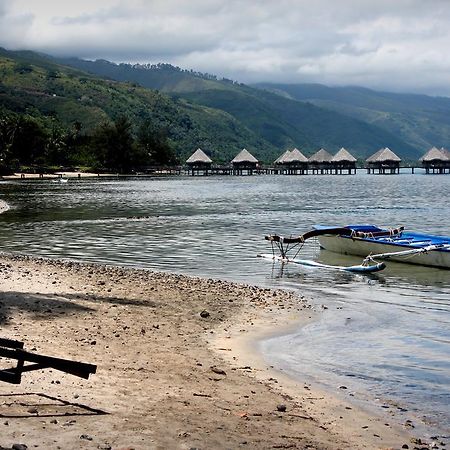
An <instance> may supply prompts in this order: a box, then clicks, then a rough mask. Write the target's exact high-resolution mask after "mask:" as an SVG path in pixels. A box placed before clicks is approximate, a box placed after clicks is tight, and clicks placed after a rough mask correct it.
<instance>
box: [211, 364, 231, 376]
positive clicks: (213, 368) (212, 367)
mask: <svg viewBox="0 0 450 450" xmlns="http://www.w3.org/2000/svg"><path fill="white" fill-rule="evenodd" d="M210 369H211V370H212V371H213V372H214V373H217V375H226V374H227V373H226V372H225V370H223V369H220V368H219V367H216V366H211V367H210Z"/></svg>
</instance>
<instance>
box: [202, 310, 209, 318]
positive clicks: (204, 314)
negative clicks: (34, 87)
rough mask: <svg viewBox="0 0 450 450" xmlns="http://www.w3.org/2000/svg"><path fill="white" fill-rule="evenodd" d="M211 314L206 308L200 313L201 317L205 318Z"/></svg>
mask: <svg viewBox="0 0 450 450" xmlns="http://www.w3.org/2000/svg"><path fill="white" fill-rule="evenodd" d="M209 316H210V314H209V312H208V311H206V309H204V310H203V311H202V312H201V313H200V317H202V318H203V319H206V318H207V317H209Z"/></svg>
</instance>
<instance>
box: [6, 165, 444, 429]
mask: <svg viewBox="0 0 450 450" xmlns="http://www.w3.org/2000/svg"><path fill="white" fill-rule="evenodd" d="M0 198H1V199H3V200H6V201H7V202H8V203H9V204H10V205H11V209H10V210H9V211H7V212H6V213H5V214H3V215H1V216H0V232H1V236H2V248H3V249H4V250H5V251H12V252H20V253H27V254H32V255H39V256H48V257H65V258H71V259H77V260H83V261H94V262H102V263H111V264H121V265H128V266H135V267H145V268H150V269H157V270H163V271H172V272H179V273H185V274H193V275H199V276H207V277H216V278H222V279H228V280H235V281H242V282H246V283H254V284H258V285H263V286H269V287H279V288H289V289H294V290H299V291H301V292H302V293H306V294H307V296H308V297H310V298H311V299H312V301H313V302H314V303H315V304H316V305H326V307H327V308H328V309H325V310H324V314H323V315H321V319H320V320H319V321H318V322H315V323H313V324H311V325H309V326H307V327H305V328H302V329H300V330H298V331H297V332H295V333H293V334H290V335H288V336H282V337H277V338H273V339H269V340H266V341H264V342H262V343H261V348H262V350H263V352H264V353H265V355H266V356H267V359H268V360H270V361H271V362H272V363H273V364H274V365H275V366H277V367H280V368H283V370H285V371H287V372H289V373H291V374H292V375H294V376H298V377H300V378H301V379H305V377H306V378H307V379H310V380H314V379H316V380H317V379H320V380H321V381H323V383H324V385H325V387H328V388H329V389H331V390H333V391H336V390H338V391H339V389H338V387H339V386H342V385H345V386H346V387H347V388H348V389H347V390H346V391H345V392H346V394H347V395H348V394H349V393H351V394H352V395H354V398H355V399H359V400H361V401H366V402H367V404H372V405H379V407H381V405H383V406H387V405H390V409H391V410H397V411H400V408H401V409H407V410H408V411H407V413H404V414H406V415H405V417H408V418H410V417H411V416H413V417H414V419H415V420H417V421H419V419H420V420H424V421H426V422H427V423H430V424H431V425H430V427H429V430H430V433H431V432H433V433H434V432H435V431H436V432H438V433H440V434H443V435H447V436H448V435H449V434H450V406H449V405H450V271H445V270H438V269H430V268H423V267H414V266H408V265H402V264H396V263H389V266H388V269H387V270H385V271H383V272H381V273H380V274H379V275H373V276H371V277H367V276H361V275H356V274H349V273H339V272H334V271H324V270H320V269H314V268H302V267H292V266H290V267H287V268H284V269H283V270H282V269H281V268H280V266H278V265H272V263H271V262H268V261H266V260H262V259H260V258H257V257H256V254H258V253H261V252H265V251H268V248H267V246H266V244H265V241H264V240H263V236H264V235H265V234H268V233H271V232H278V233H280V234H285V235H288V234H290V233H294V234H297V233H301V232H304V231H306V230H308V229H310V227H311V225H313V224H317V223H322V224H337V225H345V224H349V223H374V224H377V225H388V226H396V225H404V226H406V228H408V229H414V230H416V231H424V232H432V233H435V234H444V235H449V234H450V228H449V222H450V201H449V199H450V176H446V175H444V176H425V175H423V174H417V173H416V174H415V175H409V174H402V175H398V176H376V175H371V176H367V175H365V174H362V173H361V174H358V175H356V176H304V177H301V176H297V177H289V176H273V177H272V176H261V177H257V176H254V177H217V178H213V177H208V178H192V177H191V178H171V179H167V178H166V179H147V180H136V179H128V180H120V181H119V180H109V181H108V180H101V179H93V180H87V179H86V180H71V181H70V182H69V183H65V184H57V183H51V182H45V181H28V182H24V181H20V182H0ZM302 255H303V256H304V257H305V258H316V259H319V260H321V261H324V262H326V263H331V264H333V263H334V264H343V263H346V262H348V263H358V262H360V259H359V258H352V257H344V256H340V255H334V254H332V253H329V252H325V251H323V250H322V251H320V250H319V249H318V247H317V244H314V243H311V244H308V245H306V246H305V249H304V252H303V253H302ZM393 405H397V406H393ZM376 407H377V406H376ZM402 414H403V413H402Z"/></svg>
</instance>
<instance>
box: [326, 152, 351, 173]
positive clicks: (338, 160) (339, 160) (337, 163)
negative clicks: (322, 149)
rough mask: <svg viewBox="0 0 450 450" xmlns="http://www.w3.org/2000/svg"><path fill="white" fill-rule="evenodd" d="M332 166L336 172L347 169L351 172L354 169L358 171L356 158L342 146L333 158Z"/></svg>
mask: <svg viewBox="0 0 450 450" xmlns="http://www.w3.org/2000/svg"><path fill="white" fill-rule="evenodd" d="M331 166H332V168H333V169H334V170H335V171H336V173H338V171H339V173H342V170H347V171H348V173H349V174H351V173H352V171H354V173H356V158H355V157H354V156H353V155H352V154H350V152H349V151H348V150H346V149H345V148H344V147H342V148H341V149H340V150H339V151H338V152H337V153H336V154H335V155H334V156H333V157H332V158H331Z"/></svg>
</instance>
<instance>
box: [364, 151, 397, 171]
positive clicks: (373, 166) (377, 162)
mask: <svg viewBox="0 0 450 450" xmlns="http://www.w3.org/2000/svg"><path fill="white" fill-rule="evenodd" d="M401 161H402V160H401V158H399V157H398V156H397V155H396V154H395V153H394V152H393V151H392V150H391V149H389V148H388V147H385V148H382V149H380V150H378V151H377V152H376V153H374V154H373V155H372V156H370V157H369V158H367V159H366V169H367V173H377V172H378V173H379V174H394V173H400V162H401Z"/></svg>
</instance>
